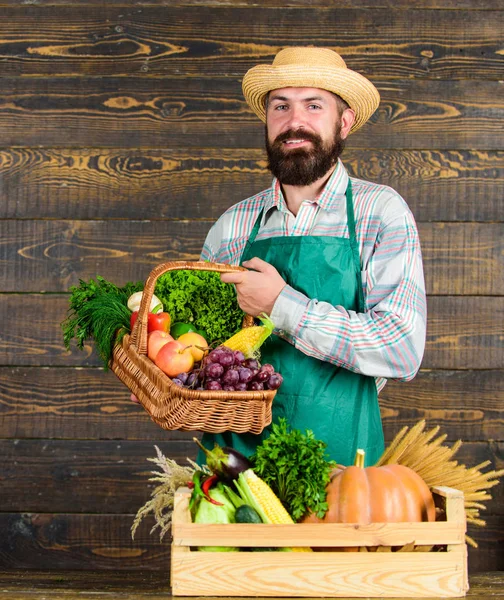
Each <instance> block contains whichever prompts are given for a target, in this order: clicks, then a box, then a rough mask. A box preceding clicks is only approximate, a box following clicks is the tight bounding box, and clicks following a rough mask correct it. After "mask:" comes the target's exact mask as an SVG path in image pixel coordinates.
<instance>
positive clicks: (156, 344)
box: [147, 330, 173, 361]
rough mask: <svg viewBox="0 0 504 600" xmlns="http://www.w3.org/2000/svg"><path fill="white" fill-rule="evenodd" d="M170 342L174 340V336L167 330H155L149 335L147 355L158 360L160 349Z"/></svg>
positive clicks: (153, 359)
mask: <svg viewBox="0 0 504 600" xmlns="http://www.w3.org/2000/svg"><path fill="white" fill-rule="evenodd" d="M168 342H173V336H171V335H170V334H169V333H167V332H166V331H159V330H156V331H153V332H152V333H149V335H148V336H147V356H148V357H149V358H150V359H151V360H152V361H155V360H156V356H157V353H158V352H159V350H160V349H161V348H162V347H163V346H164V345H165V344H167V343H168Z"/></svg>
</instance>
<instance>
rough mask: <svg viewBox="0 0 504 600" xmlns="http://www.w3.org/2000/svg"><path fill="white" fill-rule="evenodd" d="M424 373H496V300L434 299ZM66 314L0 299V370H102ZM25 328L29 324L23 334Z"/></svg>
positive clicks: (58, 304)
mask: <svg viewBox="0 0 504 600" xmlns="http://www.w3.org/2000/svg"><path fill="white" fill-rule="evenodd" d="M428 304H429V314H430V316H429V322H428V330H427V345H426V353H425V356H424V360H423V363H422V364H423V368H426V369H500V368H502V363H503V357H504V347H503V345H502V335H503V332H502V329H503V324H504V307H503V305H502V301H501V299H500V298H499V297H475V296H460V297H457V296H439V297H437V296H432V297H430V298H428ZM67 310H68V296H67V295H62V294H39V295H38V294H33V295H18V294H4V295H0V314H4V315H8V318H9V323H10V327H9V328H3V329H2V331H1V332H0V342H1V343H0V365H1V366H80V367H85V366H101V363H100V359H99V358H98V355H97V354H96V353H95V351H94V350H93V346H92V344H91V343H89V344H86V345H85V346H84V350H83V351H80V350H78V349H76V348H74V349H71V350H70V351H68V352H67V351H66V350H65V348H64V346H63V341H62V332H61V328H60V323H61V322H62V321H63V320H64V319H65V317H66V314H67ZM25 323H30V329H27V328H26V326H25Z"/></svg>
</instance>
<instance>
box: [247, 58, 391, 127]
mask: <svg viewBox="0 0 504 600" xmlns="http://www.w3.org/2000/svg"><path fill="white" fill-rule="evenodd" d="M284 87H313V88H319V89H322V90H327V91H329V92H333V93H334V94H337V95H338V96H340V97H341V98H343V100H345V102H346V103H347V104H348V105H349V106H350V108H352V109H353V110H354V111H355V122H354V124H353V125H352V128H351V130H350V133H353V132H354V131H357V129H359V128H360V127H362V125H364V123H365V122H366V121H367V120H368V119H369V118H370V117H371V115H372V114H373V113H374V112H375V110H376V109H377V108H378V105H379V103H380V94H379V92H378V90H377V89H376V87H375V86H374V85H373V84H372V83H371V82H370V81H369V79H366V78H365V77H364V76H363V75H361V74H360V73H357V72H356V71H352V70H350V69H346V68H338V67H326V66H321V67H316V66H313V67H311V66H309V65H281V66H278V67H274V66H272V65H257V66H256V67H252V68H251V69H250V70H249V71H247V73H246V74H245V77H244V78H243V83H242V89H243V95H244V96H245V100H246V101H247V104H248V105H249V106H250V108H251V109H252V110H253V111H254V112H255V114H256V115H257V116H258V117H259V118H260V119H261V121H263V122H264V123H266V111H265V103H264V100H265V97H266V94H267V93H268V92H271V90H276V89H280V88H284Z"/></svg>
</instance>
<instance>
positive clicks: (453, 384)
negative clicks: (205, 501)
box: [0, 367, 504, 443]
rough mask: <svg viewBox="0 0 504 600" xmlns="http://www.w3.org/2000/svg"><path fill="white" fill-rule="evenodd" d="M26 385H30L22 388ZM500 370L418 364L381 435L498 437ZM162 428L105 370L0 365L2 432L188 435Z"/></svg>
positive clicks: (386, 415)
mask: <svg viewBox="0 0 504 600" xmlns="http://www.w3.org/2000/svg"><path fill="white" fill-rule="evenodd" d="M26 390H30V393H29V394H26ZM503 404H504V371H502V370H495V371H485V370H483V371H428V370H421V371H420V373H419V374H418V375H417V376H416V378H415V379H414V380H413V381H410V382H408V383H403V382H396V381H389V382H388V384H387V385H386V386H385V388H384V390H383V391H382V392H381V393H380V407H381V413H382V418H383V423H384V430H385V439H386V440H387V441H390V440H392V438H393V437H394V436H395V434H396V433H397V432H398V431H399V430H400V428H401V427H403V426H408V427H410V426H411V425H412V424H413V423H416V422H417V421H419V420H420V419H426V421H427V423H428V425H429V427H433V426H434V425H439V426H440V427H441V430H442V431H443V433H446V434H447V440H448V441H449V442H454V441H456V440H457V439H462V440H464V441H465V442H471V441H486V440H498V441H504V438H503V433H504V417H503V415H502V406H503ZM192 436H193V433H192V432H182V431H164V430H161V429H160V428H159V427H158V426H157V425H156V424H155V423H154V422H153V421H151V420H150V418H149V417H148V415H147V413H145V411H144V410H143V409H142V408H141V407H140V406H138V405H137V404H134V403H132V402H130V399H129V392H128V390H127V388H126V387H125V386H124V385H123V384H122V383H121V382H120V381H119V379H117V377H115V375H114V374H113V373H111V372H110V371H108V372H104V371H103V370H102V369H92V368H70V367H69V368H64V367H63V368H61V367H60V368H37V367H0V438H15V439H26V438H51V439H80V440H93V439H98V440H114V439H116V440H128V441H133V440H143V441H150V442H153V443H154V440H166V441H168V440H190V439H192Z"/></svg>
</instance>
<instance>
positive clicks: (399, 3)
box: [0, 0, 502, 11]
mask: <svg viewBox="0 0 504 600" xmlns="http://www.w3.org/2000/svg"><path fill="white" fill-rule="evenodd" d="M31 2H32V3H36V4H37V5H38V6H61V5H64V6H67V7H68V6H82V5H85V6H86V7H96V8H97V9H98V8H102V7H103V2H101V1H100V0H36V2H33V0H31ZM26 3H27V0H1V1H0V6H17V7H18V6H20V5H25V4H26ZM107 5H110V6H120V7H130V5H134V6H135V7H137V8H138V9H140V8H142V7H146V6H153V7H160V6H161V7H166V6H172V7H173V6H192V7H202V6H206V7H221V8H222V7H229V6H234V7H240V6H243V7H251V6H253V7H258V8H271V7H281V8H283V7H298V8H306V7H307V6H311V7H313V8H316V7H319V8H333V7H334V2H333V0H250V1H248V0H236V1H233V0H133V1H130V0H107ZM338 6H339V7H341V8H366V9H386V8H395V9H399V8H401V9H405V8H415V9H419V8H432V9H440V10H459V9H464V10H471V11H480V10H499V9H502V3H501V1H500V0H394V1H392V0H341V1H340V2H338Z"/></svg>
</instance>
